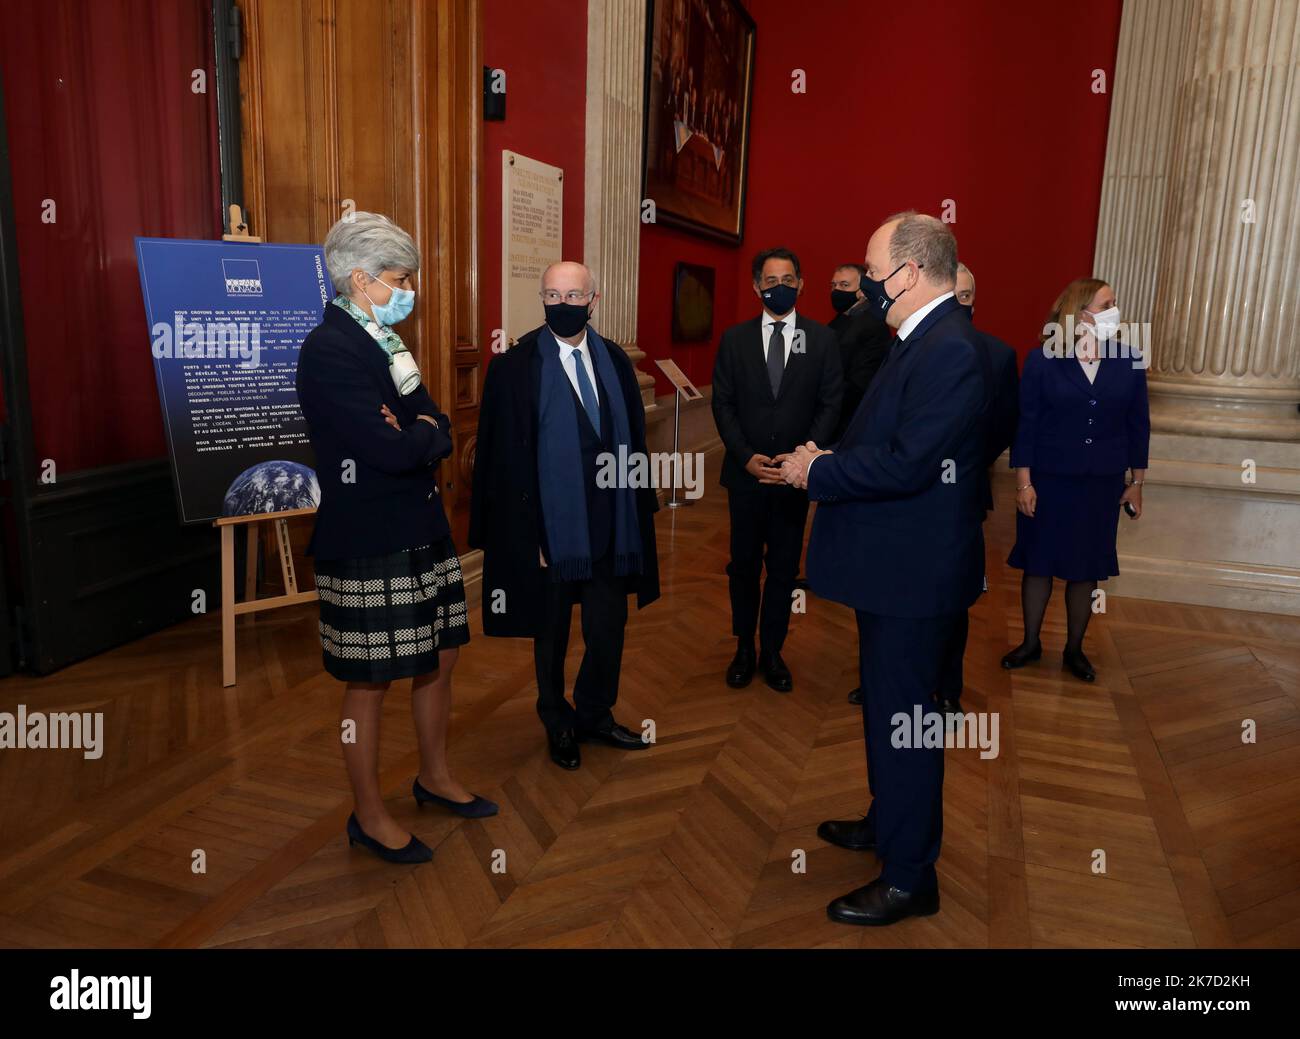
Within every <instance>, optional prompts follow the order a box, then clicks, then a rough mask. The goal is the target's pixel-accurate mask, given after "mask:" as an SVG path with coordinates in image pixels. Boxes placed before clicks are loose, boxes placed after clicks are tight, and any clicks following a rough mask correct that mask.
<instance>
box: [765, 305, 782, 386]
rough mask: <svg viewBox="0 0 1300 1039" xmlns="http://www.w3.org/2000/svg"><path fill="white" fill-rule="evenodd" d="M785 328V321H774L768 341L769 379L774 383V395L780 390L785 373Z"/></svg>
mask: <svg viewBox="0 0 1300 1039" xmlns="http://www.w3.org/2000/svg"><path fill="white" fill-rule="evenodd" d="M783 328H785V322H784V321H773V322H772V335H771V338H769V339H768V341H767V381H768V382H770V383H771V384H772V396H773V397H775V396H776V395H777V394H778V393H779V392H780V389H781V376H782V375H784V374H785V338H784V337H783V336H782V335H781V330H782V329H783Z"/></svg>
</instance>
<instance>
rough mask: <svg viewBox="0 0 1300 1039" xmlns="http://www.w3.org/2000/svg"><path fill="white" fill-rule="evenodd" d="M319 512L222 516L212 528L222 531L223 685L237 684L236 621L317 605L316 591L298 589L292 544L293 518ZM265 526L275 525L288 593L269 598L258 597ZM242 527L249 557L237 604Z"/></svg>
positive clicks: (296, 511)
mask: <svg viewBox="0 0 1300 1039" xmlns="http://www.w3.org/2000/svg"><path fill="white" fill-rule="evenodd" d="M315 511H316V510H315V509H285V510H284V511H283V512H259V513H257V514H256V515H253V516H222V517H221V519H219V520H213V521H212V525H213V526H214V527H216V528H217V529H218V530H220V531H221V684H222V685H223V686H232V685H234V684H235V618H236V617H239V616H240V615H241V614H245V613H261V612H262V611H263V610H274V609H278V608H279V607H281V606H297V605H298V604H299V603H304V602H315V601H316V599H317V598H319V593H317V591H316V589H314V588H313V589H312V590H311V591H309V592H300V591H299V590H298V577H297V574H296V573H295V572H294V566H293V545H292V544H291V543H290V541H289V518H290V517H291V516H310V515H311V514H312V513H314V512H315ZM262 523H274V524H275V540H276V546H277V548H278V550H279V554H280V574H281V576H282V577H283V578H284V593H283V594H281V595H273V596H270V597H269V598H266V599H259V598H258V597H257V558H258V544H259V539H258V531H259V530H260V529H261V527H260V524H262ZM239 526H242V527H244V528H245V529H246V531H247V535H246V537H245V539H244V544H245V546H246V547H247V554H248V558H247V560H246V561H245V565H244V601H243V602H235V528H236V527H239Z"/></svg>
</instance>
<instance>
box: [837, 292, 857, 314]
mask: <svg viewBox="0 0 1300 1039" xmlns="http://www.w3.org/2000/svg"><path fill="white" fill-rule="evenodd" d="M857 301H858V294H857V293H856V292H850V291H849V290H848V289H831V306H832V307H833V308H834V310H835V313H837V314H843V313H844V312H845V311H846V310H848V309H849V308H850V307H852V306H853V304H854V303H856V302H857Z"/></svg>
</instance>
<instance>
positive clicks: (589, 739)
mask: <svg viewBox="0 0 1300 1039" xmlns="http://www.w3.org/2000/svg"><path fill="white" fill-rule="evenodd" d="M577 735H578V742H579V743H605V744H608V745H609V746H611V747H617V748H618V749H619V750H646V749H648V748H649V746H650V744H648V743H646V741H645V740H643V739H642V738H641V735H640V733H636V732H633V731H632V730H631V729H629V728H628V727H627V726H626V725H618V724H614V725H611V726H610V727H609V728H608V729H579V730H578V733H577Z"/></svg>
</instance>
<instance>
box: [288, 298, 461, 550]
mask: <svg viewBox="0 0 1300 1039" xmlns="http://www.w3.org/2000/svg"><path fill="white" fill-rule="evenodd" d="M296 382H297V387H298V403H299V404H300V405H301V407H302V413H303V416H304V417H305V418H306V419H307V430H308V434H309V436H310V437H311V446H312V448H313V450H315V452H316V477H317V479H318V480H320V489H321V501H320V508H319V509H318V510H317V512H316V527H315V529H314V530H313V531H312V536H311V543H310V544H309V545H308V546H307V553H308V554H309V555H314V556H317V557H319V558H321V559H355V558H364V557H366V556H382V555H388V554H389V553H390V552H397V551H400V550H401V549H407V548H419V547H420V546H422V545H429V544H432V543H434V542H436V541H439V540H441V539H442V538H445V537H446V536H447V535H448V534H449V533H450V529H449V528H448V526H447V517H446V514H445V513H444V512H443V510H442V499H441V496H440V495H439V493H438V479H437V469H436V466H437V463H438V462H439V461H440V460H441V459H443V458H445V457H447V455H449V454H451V444H452V442H451V420H450V419H448V418H447V416H446V415H444V414H442V413H441V412H440V411H439V409H438V406H437V405H436V404H434V402H433V401H432V400H431V399H430V398H429V392H428V390H426V389H425V388H424V385H423V384H421V385H420V386H418V387H417V388H416V389H415V391H414V392H412V393H408V394H407V395H406V396H402V395H401V394H399V393H398V392H397V387H396V386H394V385H393V379H392V376H391V375H390V374H389V368H388V356H387V354H386V353H385V352H384V348H383V347H381V346H380V345H379V344H378V343H377V342H375V340H373V339H372V338H371V337H370V334H369V333H368V332H367V331H366V330H365V329H364V328H362V327H361V325H359V324H358V323H357V321H356V319H355V318H353V317H352V316H351V315H350V314H348V313H347V312H346V311H345V310H343V309H342V308H341V307H336V306H335V305H334V304H333V303H327V304H326V305H325V316H324V318H323V319H322V321H321V323H320V324H319V325H317V326H316V327H315V328H314V329H312V331H311V332H310V333H309V334H308V335H307V338H306V340H305V341H304V342H303V344H302V351H301V353H300V354H299V355H298V374H297V380H296ZM383 404H387V405H388V410H389V411H391V412H392V413H393V415H394V416H395V417H396V418H397V421H398V422H399V423H400V424H401V427H402V428H401V430H400V431H399V430H396V429H394V428H393V427H392V426H390V425H389V424H388V423H387V422H386V421H385V420H384V416H383V415H382V414H380V411H379V408H380V406H381V405H383ZM422 414H423V415H432V416H433V417H434V419H436V420H437V423H438V428H436V429H435V428H434V427H433V426H431V425H429V423H427V422H422V421H420V420H419V419H418V418H417V416H418V415H422ZM348 463H353V464H351V465H349V464H348Z"/></svg>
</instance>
